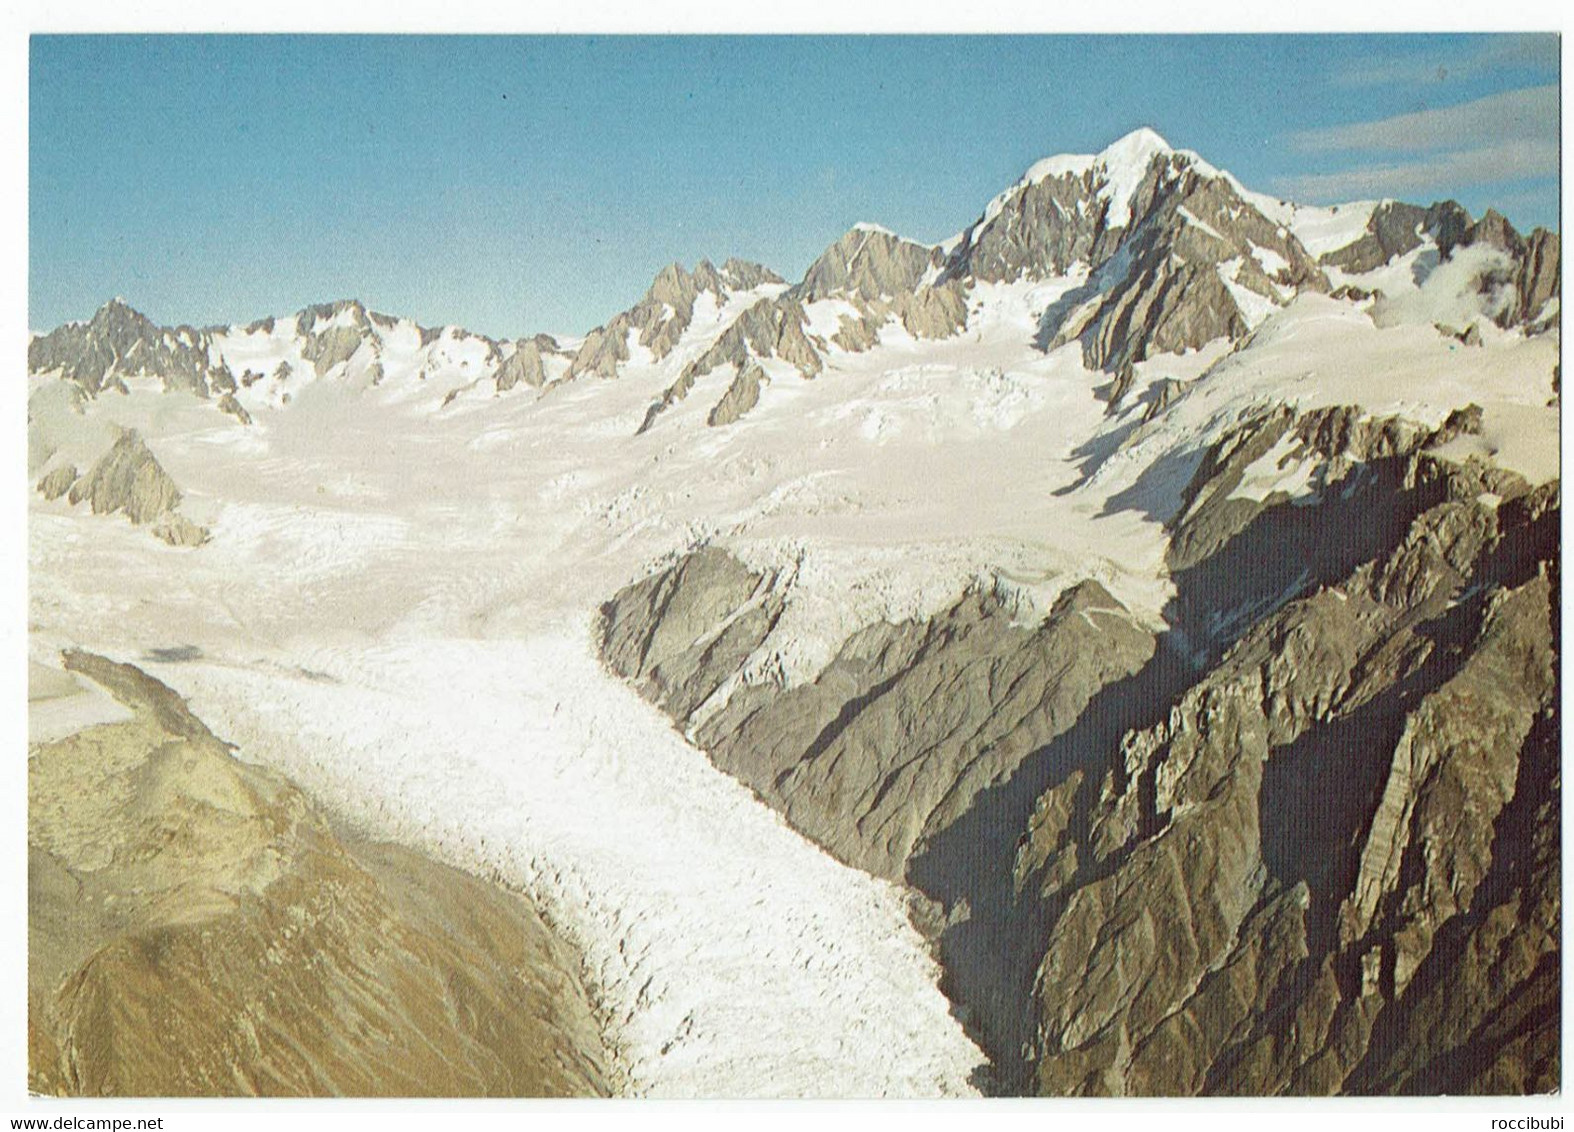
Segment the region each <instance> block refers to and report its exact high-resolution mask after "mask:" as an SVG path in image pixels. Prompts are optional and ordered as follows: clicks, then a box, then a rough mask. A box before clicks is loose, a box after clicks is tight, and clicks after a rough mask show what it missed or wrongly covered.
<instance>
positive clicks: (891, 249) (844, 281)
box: [794, 223, 943, 303]
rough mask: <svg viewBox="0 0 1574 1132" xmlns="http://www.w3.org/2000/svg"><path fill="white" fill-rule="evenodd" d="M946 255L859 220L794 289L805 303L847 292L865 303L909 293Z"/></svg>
mask: <svg viewBox="0 0 1574 1132" xmlns="http://www.w3.org/2000/svg"><path fill="white" fill-rule="evenodd" d="M942 258H943V257H942V255H941V253H940V251H939V249H937V248H932V247H929V246H927V245H924V244H920V243H917V242H915V241H913V240H908V239H905V238H904V237H901V236H898V235H897V234H896V233H894V232H892V231H891V230H890V229H888V228H882V227H880V226H879V225H877V224H868V223H861V224H855V225H854V226H853V227H852V228H850V229H848V230H847V232H846V234H844V235H843V236H842V238H841V239H839V240H837V241H836V243H834V244H832V245H831V246H830V247H829V248H827V249H826V250H825V251H824V252H823V253H822V254H821V255H820V258H819V259H817V260H815V261H814V263H813V264H812V265H811V266H810V267H809V270H808V272H807V273H805V275H804V277H803V282H801V283H799V284H798V286H797V287H796V288H795V289H794V293H795V294H796V295H797V297H798V298H799V300H800V301H802V302H806V303H812V302H814V301H815V300H817V299H824V298H830V297H832V296H842V297H846V298H857V299H863V300H865V301H870V300H875V299H880V298H883V297H891V296H894V295H900V294H906V293H910V292H912V291H913V289H914V288H916V287H917V286H918V283H919V281H920V280H921V279H922V278H923V276H924V274H925V272H927V271H928V270H929V269H930V268H931V267H935V266H938V265H939V264H940V262H941V261H942Z"/></svg>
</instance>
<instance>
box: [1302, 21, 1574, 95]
mask: <svg viewBox="0 0 1574 1132" xmlns="http://www.w3.org/2000/svg"><path fill="white" fill-rule="evenodd" d="M1510 68H1529V69H1534V70H1542V71H1548V72H1551V73H1553V74H1556V73H1557V69H1558V37H1557V36H1556V35H1552V34H1550V33H1535V34H1512V35H1493V36H1490V37H1488V38H1487V39H1485V40H1483V41H1482V42H1481V43H1480V44H1479V45H1478V46H1477V47H1475V49H1474V50H1471V51H1467V52H1466V53H1464V54H1450V53H1449V51H1448V48H1447V47H1446V46H1442V45H1440V46H1439V48H1438V51H1437V53H1436V54H1434V55H1429V56H1421V57H1417V56H1415V55H1406V56H1403V57H1399V56H1394V57H1390V58H1386V59H1385V58H1375V59H1374V58H1370V57H1369V58H1365V59H1361V60H1358V61H1356V62H1352V63H1350V64H1348V65H1347V66H1345V67H1344V68H1343V69H1341V70H1338V71H1336V72H1335V73H1334V75H1333V81H1334V82H1335V83H1336V84H1337V85H1339V86H1347V87H1373V86H1397V85H1401V84H1403V85H1407V86H1414V85H1425V84H1428V83H1441V82H1447V81H1448V80H1450V79H1456V80H1457V79H1470V78H1476V77H1478V76H1480V75H1483V74H1486V73H1489V72H1493V71H1501V70H1507V69H1510Z"/></svg>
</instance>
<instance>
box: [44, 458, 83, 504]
mask: <svg viewBox="0 0 1574 1132" xmlns="http://www.w3.org/2000/svg"><path fill="white" fill-rule="evenodd" d="M76 482H77V469H76V465H75V464H62V465H60V466H59V467H58V468H55V469H54V470H52V471H50V472H48V473H46V474H45V476H44V478H43V479H41V480H39V481H38V494H40V495H42V496H43V497H44V498H45V499H59V498H60V497H61V496H62V495H64V494H65V493H66V492H68V491H70V490H71V487H72V485H73V484H75V483H76Z"/></svg>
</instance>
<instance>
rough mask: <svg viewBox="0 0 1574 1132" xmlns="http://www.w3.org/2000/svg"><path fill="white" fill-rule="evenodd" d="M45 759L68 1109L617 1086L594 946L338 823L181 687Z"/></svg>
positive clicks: (44, 911)
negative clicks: (596, 993) (213, 1098)
mask: <svg viewBox="0 0 1574 1132" xmlns="http://www.w3.org/2000/svg"><path fill="white" fill-rule="evenodd" d="M66 663H67V667H68V668H70V669H71V670H73V671H76V672H80V673H82V674H83V675H85V676H87V677H88V678H90V679H92V680H94V681H95V682H97V683H99V684H101V685H102V686H103V687H104V688H105V689H106V690H108V691H109V692H111V693H112V694H113V695H114V696H115V697H116V698H117V699H118V700H120V701H121V702H122V703H123V704H125V705H126V707H128V708H130V709H131V710H132V712H133V713H134V717H133V718H132V719H130V720H128V721H125V722H121V723H111V724H104V725H100V726H97V727H93V728H90V729H88V730H86V731H83V732H79V733H78V734H76V735H73V736H71V737H69V738H67V739H64V740H61V741H58V742H54V743H49V744H46V745H43V746H41V747H39V748H35V749H34V750H33V751H32V752H31V753H30V758H29V760H28V793H29V808H28V817H29V820H28V908H29V914H28V934H29V948H28V952H29V963H28V1050H29V1072H28V1081H29V1086H30V1087H31V1088H32V1089H34V1090H35V1091H37V1092H41V1093H59V1094H63V1095H85V1096H98V1095H112V1096H180V1095H236V1094H240V1095H262V1096H327V1095H373V1094H375V1095H385V1096H386V1095H392V1096H410V1095H436V1096H453V1095H466V1096H471V1095H490V1096H562V1095H575V1094H593V1093H604V1092H606V1090H607V1083H608V1068H609V1063H608V1058H607V1055H606V1052H605V1050H604V1049H603V1046H602V1042H601V1038H600V1035H599V1032H598V1028H597V1026H596V1023H595V1020H594V1016H593V1013H592V1009H591V1003H590V1001H589V998H588V995H587V993H586V991H585V988H584V986H583V983H582V981H581V979H580V976H579V964H578V960H577V958H576V957H575V955H574V954H573V953H572V952H571V951H570V950H569V948H568V947H567V946H566V945H565V944H564V943H563V942H562V941H561V940H560V939H558V938H557V937H556V936H555V935H554V934H553V932H552V931H551V930H550V929H549V928H548V927H547V926H546V925H545V924H544V923H543V922H542V920H541V918H540V917H539V916H538V915H537V913H536V912H535V911H534V909H533V908H532V907H531V906H530V905H529V904H528V903H527V902H525V901H524V900H522V899H521V898H519V897H516V896H514V895H512V894H510V893H507V892H504V891H502V890H500V889H497V888H495V887H493V886H491V885H489V884H486V883H484V882H482V881H479V880H476V879H474V878H472V877H469V876H467V875H465V874H463V873H460V872H458V871H456V870H454V869H451V868H447V867H445V866H442V865H439V864H437V863H436V862H434V861H432V860H430V859H428V858H426V857H424V856H422V855H421V854H419V853H415V852H412V851H410V850H406V849H402V848H398V847H395V846H392V845H383V844H371V843H367V842H363V841H359V840H357V839H355V838H353V837H351V836H349V835H347V834H344V833H341V832H339V831H336V830H335V829H334V828H333V827H332V826H331V825H330V823H329V821H328V820H327V818H326V817H325V816H324V815H323V814H322V813H321V812H320V811H319V810H318V809H317V808H316V807H315V806H314V805H313V804H312V803H311V802H310V801H308V800H307V799H306V798H305V797H304V796H303V795H302V794H301V793H300V791H299V790H297V789H296V788H295V787H294V786H293V785H291V784H290V783H289V782H288V781H286V780H285V779H283V778H281V777H279V776H278V775H276V774H274V773H272V772H270V771H267V770H264V769H263V768H261V767H256V766H250V765H247V764H245V763H242V762H240V761H238V760H237V759H236V758H235V757H234V756H233V755H232V754H231V752H230V750H229V749H228V747H227V745H226V744H225V743H223V742H222V741H220V740H219V739H217V738H215V737H214V736H213V735H212V733H211V732H209V731H208V729H207V728H206V727H205V726H204V725H203V724H202V722H201V721H200V720H198V719H197V718H196V717H195V716H194V715H192V714H191V712H190V711H189V709H188V708H187V707H186V705H185V704H184V702H183V701H182V700H181V699H180V698H179V697H178V696H176V695H175V694H174V693H173V692H172V691H170V689H169V688H167V687H166V686H164V685H163V684H161V683H160V682H159V681H157V680H155V679H153V678H151V677H149V676H147V675H146V674H145V673H143V672H142V671H140V670H139V669H137V668H135V667H133V666H131V665H125V664H117V663H115V662H112V661H109V660H105V659H104V658H102V657H98V656H94V655H91V654H88V653H81V652H71V653H68V654H67V655H66Z"/></svg>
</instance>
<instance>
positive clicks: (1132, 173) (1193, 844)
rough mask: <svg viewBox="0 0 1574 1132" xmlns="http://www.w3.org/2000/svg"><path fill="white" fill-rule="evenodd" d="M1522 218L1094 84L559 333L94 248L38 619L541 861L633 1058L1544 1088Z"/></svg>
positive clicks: (1552, 895) (1541, 750)
mask: <svg viewBox="0 0 1574 1132" xmlns="http://www.w3.org/2000/svg"><path fill="white" fill-rule="evenodd" d="M1559 254H1560V249H1559V240H1558V236H1557V235H1556V234H1555V233H1549V232H1546V231H1544V230H1539V229H1538V230H1537V231H1535V232H1533V233H1531V234H1529V235H1521V234H1520V233H1517V232H1515V231H1514V230H1513V228H1512V227H1511V226H1509V225H1508V224H1507V222H1506V221H1505V220H1504V219H1503V218H1502V217H1501V216H1499V215H1497V214H1496V213H1491V212H1489V213H1488V214H1487V215H1486V216H1484V217H1482V218H1481V219H1479V220H1475V219H1472V218H1471V217H1470V216H1469V215H1468V214H1466V213H1465V212H1464V210H1463V209H1461V208H1460V207H1459V206H1458V205H1456V204H1453V203H1452V202H1443V203H1440V204H1434V205H1431V206H1429V207H1421V206H1415V205H1409V204H1404V203H1400V202H1393V201H1383V202H1362V203H1354V204H1346V205H1340V206H1337V207H1320V206H1316V207H1314V206H1303V205H1297V204H1293V203H1290V202H1285V201H1279V200H1275V199H1272V198H1270V197H1267V196H1264V195H1262V194H1258V193H1254V192H1252V191H1250V190H1248V189H1247V188H1246V187H1244V186H1242V185H1241V184H1239V183H1238V182H1237V181H1236V180H1235V179H1234V178H1233V177H1231V176H1230V175H1229V174H1228V173H1225V172H1223V171H1221V170H1219V169H1217V168H1215V167H1213V166H1211V165H1209V164H1208V163H1207V162H1206V161H1204V160H1203V159H1202V158H1201V157H1199V156H1198V155H1196V154H1193V153H1189V152H1186V151H1183V150H1175V149H1173V148H1172V147H1170V146H1169V145H1167V144H1166V143H1165V142H1164V141H1163V140H1162V139H1161V138H1159V137H1158V135H1156V134H1154V133H1153V132H1152V131H1150V130H1139V131H1137V132H1135V133H1133V134H1131V135H1128V136H1127V137H1125V138H1122V139H1120V140H1119V141H1117V142H1116V143H1114V144H1113V145H1112V146H1110V147H1109V148H1108V149H1106V150H1104V151H1103V152H1101V153H1098V154H1094V155H1087V156H1058V157H1051V158H1047V159H1045V160H1044V161H1041V162H1039V163H1037V164H1036V165H1034V166H1033V167H1032V168H1031V169H1030V170H1029V171H1028V172H1027V173H1026V174H1025V175H1024V176H1023V177H1022V178H1021V180H1019V181H1018V182H1017V183H1015V184H1014V185H1012V186H1010V187H1008V188H1006V189H1005V190H1004V191H1003V192H1002V193H1000V194H999V195H998V196H997V197H995V198H994V199H993V200H992V201H990V202H989V203H988V204H987V205H985V207H984V208H983V210H982V212H981V213H980V215H979V217H978V218H977V219H976V220H975V221H974V222H973V223H971V224H969V225H968V226H966V227H965V228H964V229H963V230H962V231H961V232H959V233H958V234H956V235H955V236H954V237H952V238H950V239H948V240H946V241H943V242H941V243H940V244H937V245H927V244H922V243H918V242H915V241H912V240H909V239H905V238H903V237H901V236H899V235H897V234H895V233H892V232H890V231H888V230H886V229H884V228H882V227H880V226H878V225H874V224H860V225H857V226H855V227H854V228H853V229H852V230H850V231H849V232H847V233H846V234H845V235H843V236H841V237H840V238H838V239H837V240H836V241H835V242H834V243H832V244H831V245H830V246H829V247H828V248H827V249H826V251H825V252H824V253H823V254H822V255H821V256H820V257H819V258H818V259H817V260H816V261H815V262H814V263H813V264H812V265H811V267H810V268H809V269H808V271H807V272H806V273H805V274H804V276H803V278H802V279H800V280H798V281H797V282H795V283H789V282H787V281H786V280H784V279H782V278H781V277H779V276H777V275H775V274H773V273H772V272H770V271H769V270H768V269H766V268H764V267H761V266H759V265H754V264H747V263H742V262H739V261H736V260H728V261H726V262H725V263H724V264H723V265H722V266H721V267H720V268H717V267H715V266H713V265H712V264H710V263H709V262H701V263H700V264H698V265H697V266H696V267H695V268H693V269H692V270H689V269H686V268H684V267H682V266H679V265H674V266H672V267H669V268H666V269H664V270H663V271H662V272H661V273H660V274H659V275H658V276H657V277H656V279H655V280H654V281H653V283H652V285H651V288H650V290H649V292H648V293H647V294H646V295H645V296H644V297H643V298H641V299H640V300H639V301H638V302H636V303H635V304H634V305H633V306H631V307H630V308H629V309H628V310H626V311H624V312H622V313H620V314H617V315H615V316H613V317H612V318H610V319H609V321H608V322H606V323H605V324H604V325H603V326H601V327H598V328H597V329H596V330H594V331H592V332H591V333H590V334H589V335H587V336H585V337H584V338H583V339H575V338H572V337H568V336H552V335H548V334H536V335H534V336H532V337H522V338H520V339H517V340H514V341H502V342H499V341H493V340H491V339H488V338H485V337H482V336H478V335H473V334H469V333H466V332H465V331H463V330H460V329H458V328H453V327H449V328H444V329H442V330H436V331H434V330H428V329H423V328H422V327H419V326H417V325H416V324H414V323H413V322H410V321H408V320H401V319H395V318H391V317H388V316H384V315H379V314H375V313H372V312H370V311H367V310H366V309H365V308H364V307H363V306H362V305H361V304H359V303H354V302H348V303H335V304H332V305H329V306H322V307H310V308H307V309H306V310H303V311H301V312H300V313H299V314H297V315H294V316H289V317H275V318H271V319H264V320H262V321H260V322H257V323H253V324H250V325H247V326H235V327H219V328H209V329H206V330H195V329H192V328H186V327H182V328H175V329H168V328H161V327H157V326H155V325H154V324H152V323H151V322H150V321H148V320H147V319H145V318H143V317H142V316H141V315H138V314H137V313H136V312H135V311H132V310H130V309H129V308H128V307H126V306H125V305H124V304H123V303H120V302H118V301H117V302H112V303H110V304H108V305H107V306H105V307H104V308H103V309H101V310H100V311H99V312H98V313H97V314H95V315H94V316H93V317H92V319H90V320H89V321H87V322H82V323H71V324H68V325H66V326H63V327H60V328H58V329H56V330H53V331H51V332H49V333H47V334H42V335H38V336H35V337H34V338H33V340H32V341H31V343H30V346H29V369H30V377H29V389H30V398H29V418H30V434H29V440H30V447H29V475H30V477H32V478H33V479H34V481H35V482H36V483H37V485H38V487H39V491H38V492H36V493H35V495H34V505H33V510H32V518H31V527H30V532H29V545H30V560H31V566H32V583H31V590H30V602H31V619H32V622H33V624H34V625H35V629H34V631H33V635H32V640H33V647H34V654H35V659H36V660H37V661H38V663H40V664H58V661H57V660H55V659H53V657H54V654H55V652H56V651H57V650H58V649H60V648H62V647H64V646H68V645H70V646H80V647H85V648H89V649H91V650H92V651H93V652H95V653H98V654H102V655H105V656H110V657H118V658H121V659H124V660H128V661H130V660H135V661H136V662H137V663H139V664H141V665H143V666H144V667H146V668H147V669H148V670H149V671H150V672H155V673H156V674H157V677H158V679H160V680H162V681H164V682H165V683H166V684H167V685H169V687H170V688H172V689H174V690H175V691H176V692H178V693H179V694H181V695H183V696H185V697H186V698H187V699H189V700H190V702H191V704H192V706H193V708H194V710H196V711H197V712H198V713H199V714H200V715H201V716H202V717H203V718H204V719H205V720H206V721H207V722H208V724H209V725H210V726H212V727H213V728H214V730H215V731H216V732H218V733H220V734H221V735H223V736H224V737H225V738H228V739H230V740H232V741H235V742H237V743H238V744H239V745H240V747H241V751H242V753H243V754H244V755H245V756H246V757H248V758H252V759H256V760H258V761H261V762H265V763H268V764H269V765H271V766H273V767H274V768H275V769H278V770H281V771H283V772H285V773H287V774H289V775H290V776H292V777H293V778H294V779H295V780H296V781H298V782H299V783H300V784H301V786H302V787H303V788H304V789H306V790H308V791H310V792H313V793H315V794H316V795H317V796H318V797H319V798H321V799H322V800H324V801H325V802H326V803H327V804H329V805H330V806H332V807H333V808H335V809H336V810H338V811H339V813H340V814H341V815H342V816H347V817H348V818H350V819H352V820H353V821H355V822H357V823H359V824H361V825H363V826H365V827H367V828H368V829H369V830H371V831H373V832H375V833H376V834H378V835H379V836H382V837H387V838H391V839H395V840H402V841H405V842H407V843H410V844H412V845H414V846H417V847H419V848H422V849H425V850H428V851H430V852H432V853H434V854H436V855H437V856H439V857H440V858H442V859H444V860H446V861H448V862H450V863H452V864H455V865H458V866H460V867H464V868H468V869H471V870H474V871H481V872H484V873H486V874H487V875H489V876H496V877H498V878H500V879H502V880H503V881H505V882H506V883H508V884H510V885H513V886H515V887H518V888H521V889H524V890H526V891H528V892H529V893H531V894H532V895H533V896H535V897H536V898H537V899H538V900H539V901H540V903H541V904H542V905H543V907H545V908H547V909H548V910H549V911H550V912H551V915H552V918H553V919H554V920H555V922H557V923H558V924H559V925H560V926H561V927H562V928H563V930H564V931H565V932H566V933H567V934H568V936H569V937H570V938H571V939H572V940H573V941H574V943H575V944H576V945H577V946H578V947H580V948H581V949H582V951H583V953H584V955H585V959H586V964H587V969H588V971H589V972H590V975H591V978H590V979H589V982H590V983H591V985H593V986H594V987H595V988H596V989H597V992H598V994H599V995H600V996H601V1000H602V1001H601V1003H600V1006H601V1008H602V1010H603V1012H604V1015H605V1017H606V1018H607V1020H608V1025H609V1027H610V1029H611V1031H612V1034H611V1045H612V1047H613V1048H614V1049H616V1050H618V1051H620V1053H619V1056H620V1057H621V1058H622V1059H623V1061H624V1064H622V1065H621V1066H620V1073H619V1077H618V1079H619V1080H620V1081H625V1082H626V1084H627V1087H628V1088H629V1089H630V1090H631V1091H635V1092H644V1093H650V1094H669V1095H670V1094H686V1095H712V1094H718V1093H719V1094H729V1095H731V1094H738V1093H744V1094H751V1095H754V1094H762V1093H794V1094H803V1093H826V1094H832V1095H847V1094H857V1095H864V1094H874V1093H881V1094H902V1095H913V1094H925V1095H927V1094H934V1093H958V1092H967V1091H969V1090H970V1089H974V1088H979V1087H983V1088H990V1089H996V1090H1004V1091H1044V1092H1051V1093H1062V1092H1095V1093H1103V1092H1145V1093H1155V1092H1156V1093H1189V1092H1220V1091H1235V1092H1333V1091H1341V1090H1344V1091H1406V1090H1409V1091H1414V1090H1421V1091H1439V1090H1443V1089H1446V1090H1447V1091H1460V1090H1462V1089H1467V1088H1471V1089H1478V1090H1489V1091H1491V1090H1496V1091H1527V1090H1528V1091H1535V1090H1541V1089H1544V1088H1547V1087H1549V1086H1552V1085H1555V1084H1556V1082H1557V1061H1556V1056H1557V1054H1556V1048H1557V1046H1556V1038H1557V1032H1558V1020H1557V1018H1558V1015H1557V990H1556V969H1557V962H1558V956H1559V950H1558V947H1559V945H1558V937H1557V932H1556V922H1557V911H1558V909H1557V900H1558V896H1557V888H1556V876H1557V865H1558V862H1557V850H1556V836H1555V834H1556V828H1557V821H1558V809H1557V805H1558V802H1557V790H1556V785H1555V784H1556V781H1557V770H1556V757H1555V756H1556V750H1557V737H1558V731H1559V723H1558V718H1557V713H1556V703H1557V696H1556V680H1555V675H1554V674H1555V661H1556V658H1557V654H1558V648H1559V644H1558V640H1559V638H1558V630H1557V625H1558V618H1557V610H1558V589H1557V578H1558V576H1559V574H1558V572H1559V549H1558V542H1557V529H1558V527H1557V523H1558V515H1559V495H1558V491H1559V488H1558V483H1559V473H1560V469H1559V459H1558V437H1559V413H1560V408H1559V401H1560V388H1559V368H1558V366H1559V349H1560V325H1559V315H1560V298H1559V295H1560V285H1561V267H1560V258H1559ZM84 504H86V506H84ZM106 514H107V515H109V516H110V517H108V518H106V517H105V516H106ZM128 520H129V521H128ZM143 523H153V524H156V525H157V527H158V530H159V531H160V532H161V533H163V534H164V542H165V543H168V544H169V545H164V544H161V543H160V542H158V541H155V540H153V539H149V538H147V537H146V534H145V533H143V532H142V531H141V530H140V529H139V525H140V524H143ZM172 657H173V658H178V659H170V658H172ZM1488 706H1489V707H1490V710H1487V707H1488ZM1549 830H1550V831H1551V832H1550V833H1549V832H1548V831H1549ZM935 956H938V966H937V965H936V960H935V958H934V957H935ZM1549 972H1551V974H1550V975H1549ZM941 988H943V989H944V994H943V995H942V993H941ZM1548 1050H1551V1052H1550V1053H1548V1052H1547V1051H1548ZM1467 1064H1468V1066H1470V1067H1472V1068H1470V1070H1469V1072H1468V1073H1467V1072H1466V1071H1465V1070H1463V1069H1460V1068H1459V1066H1462V1065H1467Z"/></svg>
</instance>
